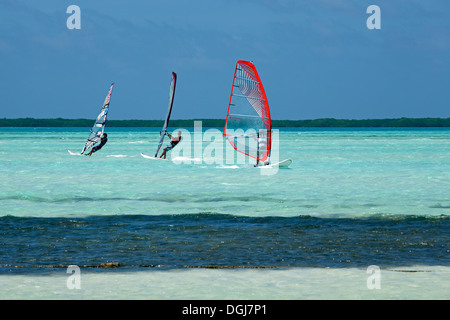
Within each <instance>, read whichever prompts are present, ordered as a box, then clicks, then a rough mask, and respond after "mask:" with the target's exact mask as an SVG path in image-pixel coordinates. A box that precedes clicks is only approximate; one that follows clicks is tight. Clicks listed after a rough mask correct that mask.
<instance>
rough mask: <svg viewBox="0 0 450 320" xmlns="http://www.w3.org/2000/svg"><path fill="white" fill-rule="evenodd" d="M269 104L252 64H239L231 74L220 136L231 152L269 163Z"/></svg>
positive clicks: (241, 62)
mask: <svg viewBox="0 0 450 320" xmlns="http://www.w3.org/2000/svg"><path fill="white" fill-rule="evenodd" d="M271 130H272V124H271V120H270V110H269V103H268V102H267V97H266V93H265V91H264V87H263V85H262V82H261V79H260V78H259V75H258V72H257V71H256V68H255V66H254V65H253V63H251V62H249V61H242V60H239V61H238V62H237V63H236V69H235V71H234V77H233V85H232V87H231V95H230V102H229V104H228V112H227V117H226V120H225V128H224V131H223V135H224V136H225V137H226V138H227V140H228V141H229V142H230V144H231V145H232V146H233V148H234V149H235V150H237V151H239V152H241V153H243V154H245V155H247V156H249V157H252V158H255V159H258V160H260V161H269V157H270V149H271V145H272V139H271V132H272V131H271Z"/></svg>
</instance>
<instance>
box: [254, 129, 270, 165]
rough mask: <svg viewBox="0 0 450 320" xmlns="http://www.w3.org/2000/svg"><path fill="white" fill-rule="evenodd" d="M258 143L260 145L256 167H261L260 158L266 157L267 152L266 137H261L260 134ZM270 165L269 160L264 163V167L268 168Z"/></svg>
mask: <svg viewBox="0 0 450 320" xmlns="http://www.w3.org/2000/svg"><path fill="white" fill-rule="evenodd" d="M256 143H257V144H258V152H257V155H256V165H255V167H257V166H258V165H259V158H262V157H263V156H264V153H265V152H266V151H267V139H266V138H265V137H260V136H259V134H258V138H257V139H256ZM268 164H269V160H267V161H265V162H264V165H265V166H267V165H268Z"/></svg>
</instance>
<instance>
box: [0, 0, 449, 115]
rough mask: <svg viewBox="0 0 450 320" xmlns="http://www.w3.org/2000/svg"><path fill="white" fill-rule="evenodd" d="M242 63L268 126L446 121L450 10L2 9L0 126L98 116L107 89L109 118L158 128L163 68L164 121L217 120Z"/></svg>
mask: <svg viewBox="0 0 450 320" xmlns="http://www.w3.org/2000/svg"><path fill="white" fill-rule="evenodd" d="M72 4H75V5H78V6H79V7H80V9H81V30H69V29H67V27H66V20H67V18H68V17H69V16H70V15H69V14H67V13H66V9H67V7H68V6H69V5H72ZM371 4H375V5H378V6H379V7H380V9H381V29H380V30H369V29H368V28H367V27H366V20H367V18H368V17H369V16H370V14H367V13H366V9H367V7H368V6H369V5H371ZM239 59H242V60H250V61H253V63H254V64H255V66H256V68H257V70H258V72H259V75H260V77H261V79H262V81H263V84H264V87H265V90H266V94H267V97H268V100H269V105H270V108H271V114H272V118H273V119H316V118H325V117H332V118H340V119H367V118H398V117H443V118H447V117H450V2H449V1H448V0H429V1H421V0H371V1H365V0H308V1H300V0H172V1H167V0H151V1H144V0H142V1H137V0H127V1H106V0H95V1H92V0H90V1H87V0H70V1H64V0H39V1H34V0H0V117H1V118H19V117H34V118H56V117H62V118H88V119H89V118H94V117H96V116H97V113H98V111H99V110H100V108H101V104H102V103H103V100H104V98H105V96H106V93H107V90H108V88H109V85H110V83H111V82H115V84H116V86H115V89H114V92H113V95H112V99H111V109H110V113H109V118H110V119H163V118H164V116H165V111H166V108H167V99H168V93H169V82H170V75H171V72H172V71H175V72H176V73H177V74H178V83H177V91H176V95H175V102H174V110H173V113H172V118H174V119H192V118H225V115H226V109H227V104H228V100H229V95H230V90H231V83H232V77H233V72H234V67H235V64H236V61H237V60H239Z"/></svg>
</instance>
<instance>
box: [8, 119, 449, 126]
mask: <svg viewBox="0 0 450 320" xmlns="http://www.w3.org/2000/svg"><path fill="white" fill-rule="evenodd" d="M194 121H202V126H203V127H223V126H224V124H225V120H224V119H189V120H171V121H170V127H193V126H194ZM163 123H164V120H108V123H107V126H108V127H161V126H162V125H163ZM93 124H94V120H93V119H63V118H55V119H35V118H17V119H6V118H2V119H0V127H91V126H92V125H93ZM272 127H274V128H302V127H303V128H307V127H311V128H312V127H317V128H346V127H347V128H352V127H354V128H362V127H378V128H383V127H384V128H387V127H450V118H394V119H362V120H345V119H334V118H323V119H313V120H272Z"/></svg>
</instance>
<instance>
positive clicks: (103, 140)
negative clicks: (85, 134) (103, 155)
mask: <svg viewBox="0 0 450 320" xmlns="http://www.w3.org/2000/svg"><path fill="white" fill-rule="evenodd" d="M107 136H108V135H107V134H106V133H104V134H103V136H102V138H101V140H100V143H99V144H98V145H96V146H95V147H93V148H92V150H91V152H89V153H88V154H87V156H91V155H92V153H93V152H96V151H98V150H100V149H101V148H102V147H103V146H104V145H105V144H106V142H108V138H107Z"/></svg>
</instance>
